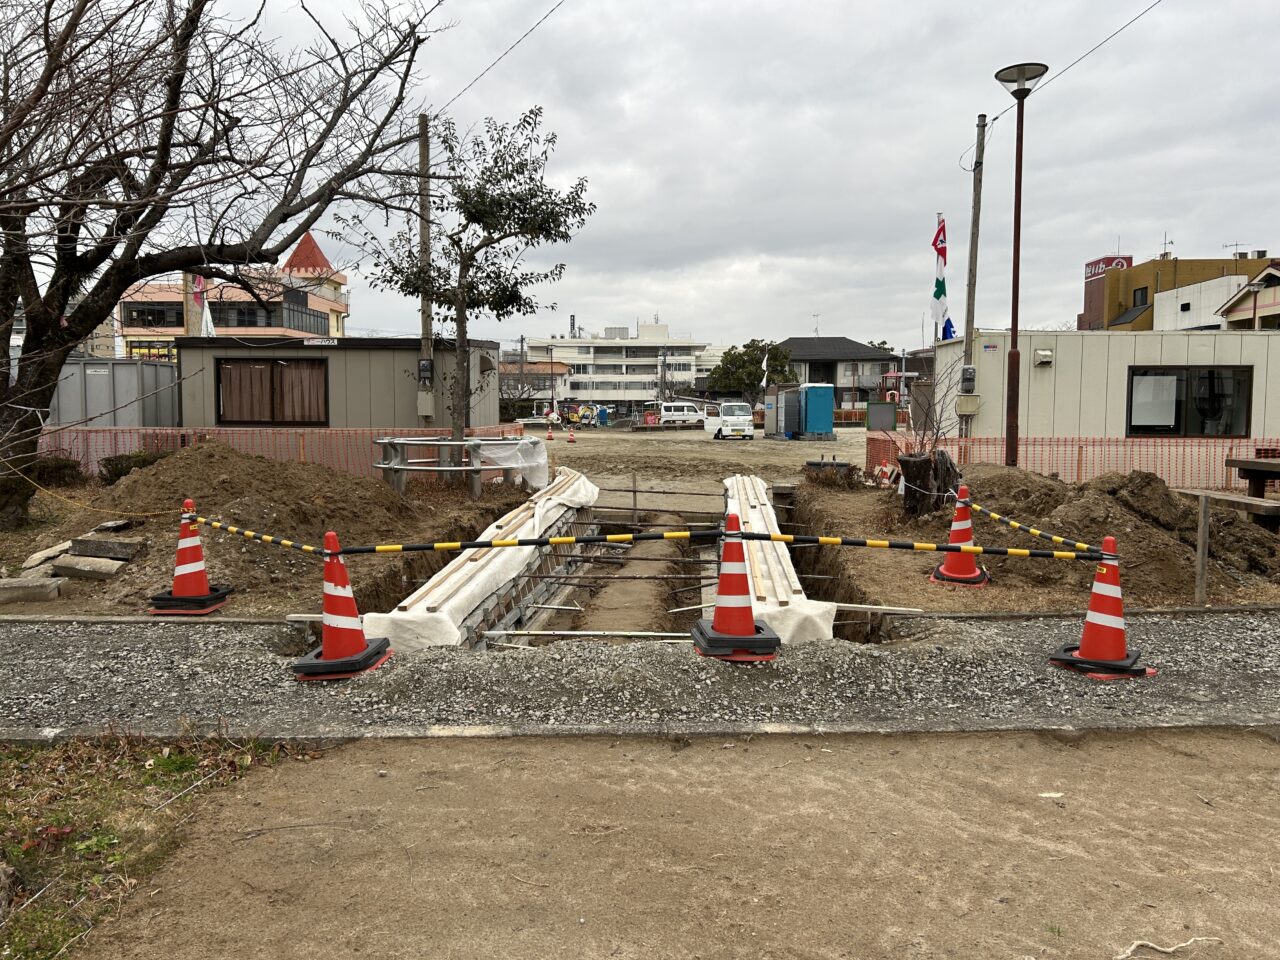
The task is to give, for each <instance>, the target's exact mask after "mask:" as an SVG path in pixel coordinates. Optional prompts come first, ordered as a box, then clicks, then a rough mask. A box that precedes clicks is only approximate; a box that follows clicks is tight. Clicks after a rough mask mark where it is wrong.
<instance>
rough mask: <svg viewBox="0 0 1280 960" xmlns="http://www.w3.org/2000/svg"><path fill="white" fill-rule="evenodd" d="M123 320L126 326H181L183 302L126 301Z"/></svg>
mask: <svg viewBox="0 0 1280 960" xmlns="http://www.w3.org/2000/svg"><path fill="white" fill-rule="evenodd" d="M123 322H124V325H125V326H126V327H180V326H182V304H181V303H174V304H166V303H155V304H141V303H126V304H125V306H124V321H123Z"/></svg>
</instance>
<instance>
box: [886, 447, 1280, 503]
mask: <svg viewBox="0 0 1280 960" xmlns="http://www.w3.org/2000/svg"><path fill="white" fill-rule="evenodd" d="M938 447H939V449H941V450H945V451H946V452H947V453H949V454H950V455H951V457H952V459H954V460H955V461H956V463H958V464H959V465H960V469H961V470H962V471H963V470H964V468H965V466H967V465H968V464H975V463H993V464H1000V463H1004V455H1005V450H1004V438H1003V437H947V438H944V439H943V440H942V441H941V442H940V443H939V444H938ZM912 452H914V442H913V437H912V435H911V434H908V433H903V432H901V431H899V432H895V433H889V432H885V431H876V432H874V433H870V434H868V436H867V457H866V469H867V471H868V472H872V471H874V470H875V468H876V467H878V466H880V464H881V463H882V462H884V461H888V462H889V464H890V465H891V466H892V465H894V464H896V462H897V455H898V454H899V453H912ZM1233 457H1244V458H1253V457H1280V437H1248V438H1240V437H1235V438H1226V437H1224V438H1217V437H1197V438H1186V439H1182V438H1169V437H1024V438H1022V439H1020V440H1019V441H1018V466H1019V467H1021V468H1022V469H1024V470H1030V471H1031V472H1033V473H1039V474H1043V475H1044V476H1057V477H1058V478H1059V479H1061V480H1064V481H1066V482H1068V483H1083V482H1085V481H1088V480H1092V479H1094V478H1095V477H1099V476H1102V474H1104V473H1112V472H1118V473H1129V472H1131V471H1133V470H1145V471H1147V472H1149V473H1154V474H1155V475H1156V476H1158V477H1159V478H1160V479H1161V480H1163V481H1164V482H1165V483H1167V484H1168V485H1169V486H1171V487H1175V488H1178V487H1183V488H1186V487H1191V488H1196V489H1203V490H1238V491H1243V490H1245V489H1247V486H1248V485H1247V483H1246V482H1245V481H1244V480H1242V479H1241V478H1240V476H1239V474H1238V473H1237V471H1236V470H1234V469H1229V468H1228V467H1227V464H1226V461H1227V460H1228V459H1230V458H1233ZM974 496H975V497H980V496H981V491H979V490H975V491H974Z"/></svg>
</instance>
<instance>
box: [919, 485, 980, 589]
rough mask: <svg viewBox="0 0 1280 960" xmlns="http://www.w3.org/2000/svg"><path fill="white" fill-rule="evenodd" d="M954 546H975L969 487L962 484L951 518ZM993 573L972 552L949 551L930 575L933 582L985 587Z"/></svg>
mask: <svg viewBox="0 0 1280 960" xmlns="http://www.w3.org/2000/svg"><path fill="white" fill-rule="evenodd" d="M951 544H952V546H956V545H959V546H965V547H971V546H973V520H971V519H970V517H969V488H968V487H966V486H964V485H963V484H961V486H960V489H959V491H958V492H957V495H956V512H955V516H953V517H952V518H951ZM990 579H991V575H990V574H989V573H987V571H986V570H984V569H983V568H982V567H980V566H978V561H977V560H975V559H974V555H973V554H972V553H960V552H959V551H957V552H956V553H948V554H947V555H946V557H945V558H944V559H943V561H942V563H940V564H938V566H937V568H936V569H935V570H934V571H933V573H931V574H930V575H929V580H930V581H932V582H933V583H958V584H960V585H961V586H965V587H983V586H986V584H987V582H988V581H989V580H990Z"/></svg>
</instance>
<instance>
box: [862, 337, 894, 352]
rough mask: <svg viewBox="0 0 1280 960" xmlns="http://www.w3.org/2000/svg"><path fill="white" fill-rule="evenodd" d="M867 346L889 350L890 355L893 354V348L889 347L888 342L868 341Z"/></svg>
mask: <svg viewBox="0 0 1280 960" xmlns="http://www.w3.org/2000/svg"><path fill="white" fill-rule="evenodd" d="M867 346H868V347H875V348H876V349H878V350H887V351H888V352H889V353H893V347H891V346H889V341H888V340H869V341H867Z"/></svg>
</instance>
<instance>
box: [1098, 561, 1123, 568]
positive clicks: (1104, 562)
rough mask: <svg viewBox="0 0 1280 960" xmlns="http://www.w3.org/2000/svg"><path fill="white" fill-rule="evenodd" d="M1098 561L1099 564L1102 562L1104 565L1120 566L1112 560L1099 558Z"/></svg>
mask: <svg viewBox="0 0 1280 960" xmlns="http://www.w3.org/2000/svg"><path fill="white" fill-rule="evenodd" d="M1098 562H1099V563H1100V564H1102V565H1103V566H1104V567H1118V566H1120V564H1118V563H1116V562H1115V561H1114V560H1099V561H1098Z"/></svg>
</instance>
